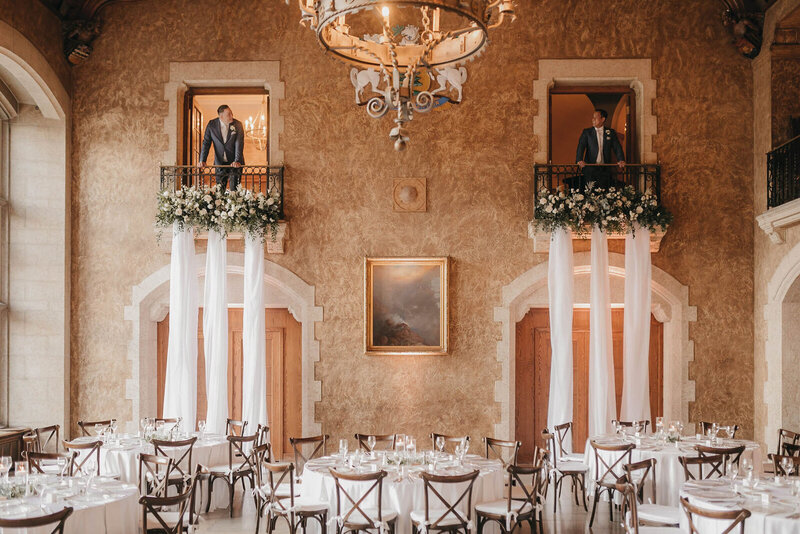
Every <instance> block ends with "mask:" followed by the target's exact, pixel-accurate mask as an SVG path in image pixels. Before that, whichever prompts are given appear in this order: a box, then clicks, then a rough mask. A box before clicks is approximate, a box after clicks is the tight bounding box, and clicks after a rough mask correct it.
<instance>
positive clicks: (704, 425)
mask: <svg viewBox="0 0 800 534" xmlns="http://www.w3.org/2000/svg"><path fill="white" fill-rule="evenodd" d="M725 426H727V427H729V428H730V430H731V431H730V435H729V436H728V438H730V439H734V438H735V437H736V433H737V432H738V431H739V425H720V424H717V427H718V428H721V427H725ZM713 427H714V423H712V422H709V421H700V430H702V431H703V435H704V436H707V435H708V431H709V430H711V429H712V428H713Z"/></svg>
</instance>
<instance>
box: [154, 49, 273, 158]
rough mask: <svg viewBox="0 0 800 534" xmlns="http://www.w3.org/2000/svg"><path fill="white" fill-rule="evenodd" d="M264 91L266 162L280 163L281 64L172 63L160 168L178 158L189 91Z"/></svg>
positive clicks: (165, 95) (244, 62) (234, 62)
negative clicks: (267, 155)
mask: <svg viewBox="0 0 800 534" xmlns="http://www.w3.org/2000/svg"><path fill="white" fill-rule="evenodd" d="M254 86H258V87H264V89H266V90H267V91H269V99H268V102H269V161H270V164H272V165H280V164H282V162H283V151H282V150H281V149H280V144H279V143H280V135H281V134H282V133H283V125H284V121H283V117H281V115H280V102H281V100H283V97H284V85H283V82H281V79H280V61H188V62H180V61H173V62H170V64H169V81H168V82H167V83H165V84H164V100H166V101H167V103H168V105H169V107H168V110H167V116H166V117H165V118H164V133H165V134H166V135H167V139H168V144H167V150H166V151H165V152H164V154H163V156H162V159H161V162H162V165H176V164H177V162H178V158H179V149H180V146H179V140H180V139H181V137H180V136H179V134H180V133H182V131H183V96H184V94H185V93H186V90H187V89H188V88H189V87H254Z"/></svg>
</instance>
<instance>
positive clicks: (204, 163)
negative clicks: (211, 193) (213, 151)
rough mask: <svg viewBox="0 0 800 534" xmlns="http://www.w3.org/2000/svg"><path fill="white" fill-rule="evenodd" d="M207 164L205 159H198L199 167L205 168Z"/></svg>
mask: <svg viewBox="0 0 800 534" xmlns="http://www.w3.org/2000/svg"><path fill="white" fill-rule="evenodd" d="M205 166H206V162H205V161H198V162H197V167H198V168H199V169H202V168H203V167H205Z"/></svg>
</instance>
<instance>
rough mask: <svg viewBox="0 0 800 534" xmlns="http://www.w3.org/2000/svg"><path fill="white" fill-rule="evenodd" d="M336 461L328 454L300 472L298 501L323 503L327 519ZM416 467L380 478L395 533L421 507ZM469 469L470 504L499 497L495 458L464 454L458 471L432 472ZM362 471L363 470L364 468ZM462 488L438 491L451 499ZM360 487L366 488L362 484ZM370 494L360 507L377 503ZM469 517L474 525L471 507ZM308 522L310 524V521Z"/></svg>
mask: <svg viewBox="0 0 800 534" xmlns="http://www.w3.org/2000/svg"><path fill="white" fill-rule="evenodd" d="M336 464H337V460H336V459H335V458H331V457H327V458H321V459H317V460H312V461H310V462H308V463H307V464H306V466H305V471H304V473H303V482H302V486H301V492H300V500H301V501H307V502H324V503H327V504H328V519H329V520H330V519H331V518H334V517H335V515H336V483H335V482H334V480H333V476H332V475H331V474H330V471H329V469H330V468H331V467H336ZM383 469H384V470H387V471H389V469H390V467H384V468H383ZM417 469H418V470H417V471H416V472H413V470H410V471H411V474H410V475H407V476H406V477H404V478H402V479H400V477H399V476H398V473H397V471H396V470H395V471H391V472H389V475H388V476H387V477H386V478H384V479H383V499H382V501H383V502H382V506H383V510H384V511H389V510H393V511H395V512H397V513H398V517H397V525H396V527H397V528H396V532H398V533H407V532H411V512H412V511H413V510H424V509H425V494H424V492H425V489H424V483H423V481H422V479H421V478H420V477H419V469H421V468H417ZM473 469H479V470H480V475H479V476H478V478H477V480H476V481H475V485H474V486H473V490H472V491H473V492H472V505H473V507H474V506H475V505H476V504H480V503H483V502H490V501H495V500H498V499H502V498H503V488H504V485H505V480H506V472H505V471H504V470H503V469H502V464H501V463H500V462H499V461H497V460H485V459H480V458H479V457H477V456H468V457H467V458H465V460H464V468H463V469H461V470H460V471H455V470H450V471H448V470H442V471H437V473H436V474H442V475H444V474H449V475H453V474H463V473H466V472H469V471H470V470H473ZM362 472H366V470H365V471H362ZM344 487H345V488H346V489H348V491H353V490H352V489H349V488H352V487H353V486H352V485H348V484H345V485H344ZM463 488H464V487H463V486H462V487H460V488H450V489H451V490H452V491H451V492H450V493H452V495H451V494H449V493H444V492H443V493H442V494H443V496H444V497H445V498H447V499H453V500H454V501H455V500H456V499H457V498H458V496H459V495H460V491H463ZM364 489H365V490H366V488H364ZM437 490H439V491H443V490H442V489H441V488H439V487H437ZM459 490H460V491H459ZM351 495H353V496H354V497H355V494H352V493H351ZM370 498H371V499H372V502H365V503H364V507H375V506H377V502H376V501H377V494H374V495H370ZM356 500H358V499H356ZM367 500H369V499H367ZM345 501H346V499H345ZM438 504H439V503H438V502H431V508H438V506H437V505H438ZM343 506H345V504H343ZM345 510H346V509H345ZM472 518H473V522H474V523H475V525H477V521H475V513H474V511H473V513H472ZM309 524H313V522H310V523H309ZM315 528H316V526H315ZM476 528H477V527H476ZM496 528H497V527H496V526H494V525H493V526H492V527H489V526H488V525H487V528H486V529H484V532H486V533H491V532H497V530H499V529H497V530H495V529H496ZM311 534H317V531H316V530H315V531H313V532H312V533H311Z"/></svg>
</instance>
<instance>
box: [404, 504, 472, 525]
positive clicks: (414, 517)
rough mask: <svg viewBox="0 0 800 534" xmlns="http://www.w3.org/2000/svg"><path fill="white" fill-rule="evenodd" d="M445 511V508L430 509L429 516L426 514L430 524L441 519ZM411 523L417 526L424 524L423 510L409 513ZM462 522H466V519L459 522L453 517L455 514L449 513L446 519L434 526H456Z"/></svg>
mask: <svg viewBox="0 0 800 534" xmlns="http://www.w3.org/2000/svg"><path fill="white" fill-rule="evenodd" d="M446 511H447V510H446V509H445V508H431V509H430V511H429V514H428V515H429V517H430V518H431V522H435V521H436V520H437V519H439V518H440V517H442V515H443V514H444V513H445V512H446ZM460 513H463V512H460ZM411 521H413V522H414V523H417V524H422V523H424V522H425V510H424V509H423V510H414V511H413V512H411ZM464 522H466V517H464V519H463V520H460V519H458V518H457V517H456V516H455V514H453V513H452V512H451V513H449V514H447V517H445V518H444V519H442V520H441V521H439V522H438V523H437V525H436V526H441V527H446V526H451V525H458V524H461V523H464Z"/></svg>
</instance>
